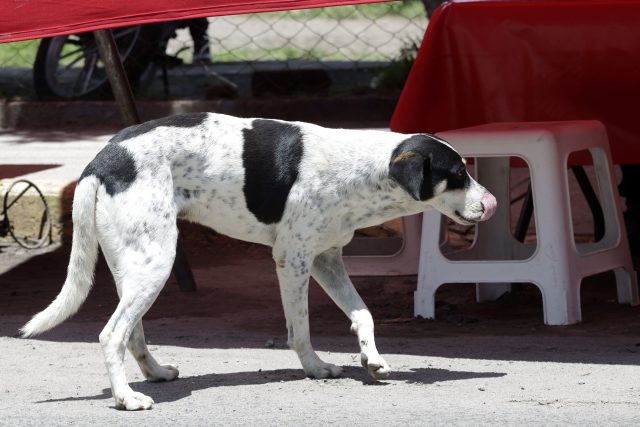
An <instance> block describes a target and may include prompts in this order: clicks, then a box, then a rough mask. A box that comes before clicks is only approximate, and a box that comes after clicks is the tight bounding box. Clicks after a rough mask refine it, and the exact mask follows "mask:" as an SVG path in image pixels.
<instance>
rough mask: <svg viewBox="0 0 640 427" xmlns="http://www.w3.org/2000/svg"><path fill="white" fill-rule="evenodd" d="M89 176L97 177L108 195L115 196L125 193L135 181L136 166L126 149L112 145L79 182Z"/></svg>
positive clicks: (99, 156)
mask: <svg viewBox="0 0 640 427" xmlns="http://www.w3.org/2000/svg"><path fill="white" fill-rule="evenodd" d="M87 176H95V177H97V178H98V179H99V180H100V182H101V183H102V184H103V185H104V186H105V188H106V190H107V193H108V194H109V195H110V196H113V195H114V194H117V193H121V192H123V191H125V190H126V189H127V188H129V186H130V185H131V183H132V182H133V181H135V179H136V176H137V172H136V164H135V162H134V160H133V157H131V154H130V153H129V151H128V150H127V149H126V148H124V147H122V146H121V145H118V144H111V143H110V144H107V145H106V146H105V147H104V148H103V149H102V150H101V151H100V152H99V153H98V154H97V155H96V157H95V158H94V159H93V160H92V161H91V163H89V164H88V165H87V167H86V168H85V169H84V171H83V172H82V175H80V179H79V181H82V179H84V178H85V177H87ZM79 181H78V182H79Z"/></svg>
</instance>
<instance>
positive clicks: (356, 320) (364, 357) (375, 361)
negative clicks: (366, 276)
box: [311, 248, 390, 379]
mask: <svg viewBox="0 0 640 427" xmlns="http://www.w3.org/2000/svg"><path fill="white" fill-rule="evenodd" d="M311 274H312V276H313V278H314V279H316V281H317V282H318V283H319V284H320V286H322V288H323V289H324V290H325V292H326V293H327V294H328V295H329V297H331V299H332V300H333V301H334V302H335V303H336V304H337V305H338V307H340V309H341V310H342V311H344V313H345V314H346V315H347V316H348V317H349V319H351V331H352V332H353V333H355V334H356V335H357V336H358V343H359V344H360V359H361V362H362V366H364V367H365V368H367V370H368V371H369V374H371V376H372V377H373V378H375V379H385V378H387V377H388V376H389V372H390V369H389V365H388V364H387V362H385V361H384V359H383V358H382V356H380V354H379V353H378V350H377V349H376V343H375V338H374V335H373V318H372V317H371V313H370V312H369V309H368V308H367V306H366V305H365V304H364V302H363V301H362V298H360V295H358V292H357V291H356V289H355V287H354V286H353V283H351V280H350V279H349V276H348V275H347V272H346V270H345V268H344V263H343V262H342V249H340V248H332V249H329V250H328V251H325V252H323V253H322V254H320V255H318V256H317V257H316V259H315V260H314V262H313V267H312V269H311Z"/></svg>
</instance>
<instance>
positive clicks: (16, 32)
mask: <svg viewBox="0 0 640 427" xmlns="http://www.w3.org/2000/svg"><path fill="white" fill-rule="evenodd" d="M383 1H388V0H331V1H326V0H325V1H322V0H300V1H276V0H261V1H232V0H86V1H78V0H1V1H0V43H5V42H13V41H18V40H28V39H36V38H41V37H50V36H56V35H61V34H71V33H79V32H83V31H93V30H101V29H104V28H114V27H122V26H126V25H134V24H147V23H151V22H161V21H171V20H175V19H185V18H201V17H208V16H220V15H232V14H241V13H255V12H276V11H281V10H290V9H306V8H313V7H324V6H341V5H347V4H358V3H378V2H383Z"/></svg>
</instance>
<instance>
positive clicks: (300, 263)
mask: <svg viewBox="0 0 640 427" xmlns="http://www.w3.org/2000/svg"><path fill="white" fill-rule="evenodd" d="M304 253H305V252H304V250H300V251H298V250H295V251H294V250H292V249H291V248H288V250H278V249H277V248H274V253H273V255H274V260H275V261H276V271H277V274H278V281H279V283H280V295H281V297H282V305H283V307H284V314H285V317H286V319H287V331H288V340H287V342H288V344H289V347H290V348H291V349H292V350H294V351H295V352H296V354H297V355H298V358H299V359H300V363H302V368H303V369H304V372H305V374H306V375H307V376H309V377H311V378H328V377H337V376H339V375H340V374H341V373H342V368H340V367H338V366H335V365H332V364H330V363H325V362H323V361H322V360H321V359H320V358H319V357H318V355H317V354H316V352H315V351H314V350H313V347H312V346H311V338H310V335H309V305H308V299H309V265H310V264H311V261H312V259H313V258H312V257H308V256H305V255H304Z"/></svg>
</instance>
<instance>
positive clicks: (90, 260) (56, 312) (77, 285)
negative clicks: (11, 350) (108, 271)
mask: <svg viewBox="0 0 640 427" xmlns="http://www.w3.org/2000/svg"><path fill="white" fill-rule="evenodd" d="M98 184H99V181H98V179H97V178H96V177H94V176H87V177H85V178H83V179H82V180H81V181H80V182H79V183H78V185H77V187H76V191H75V194H74V197H73V239H72V244H71V257H70V260H69V267H68V269H67V279H66V280H65V282H64V285H63V286H62V290H61V291H60V293H59V294H58V296H57V297H56V299H55V300H53V302H52V303H51V304H50V305H49V306H48V307H47V308H46V309H44V310H43V311H41V312H40V313H38V314H36V315H35V316H34V317H33V318H32V319H31V320H30V321H29V322H28V323H27V324H26V325H24V326H23V327H22V329H20V332H21V334H22V336H23V337H31V336H34V335H38V334H41V333H43V332H45V331H48V330H49V329H51V328H53V327H54V326H57V325H59V324H60V323H62V322H64V321H65V320H66V319H67V318H68V317H70V316H71V315H73V314H75V312H76V311H78V309H79V308H80V306H81V305H82V303H83V302H84V300H85V299H86V298H87V295H88V294H89V291H90V290H91V285H92V284H93V272H94V269H95V264H96V260H97V257H98V239H97V237H96V192H97V189H98Z"/></svg>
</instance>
